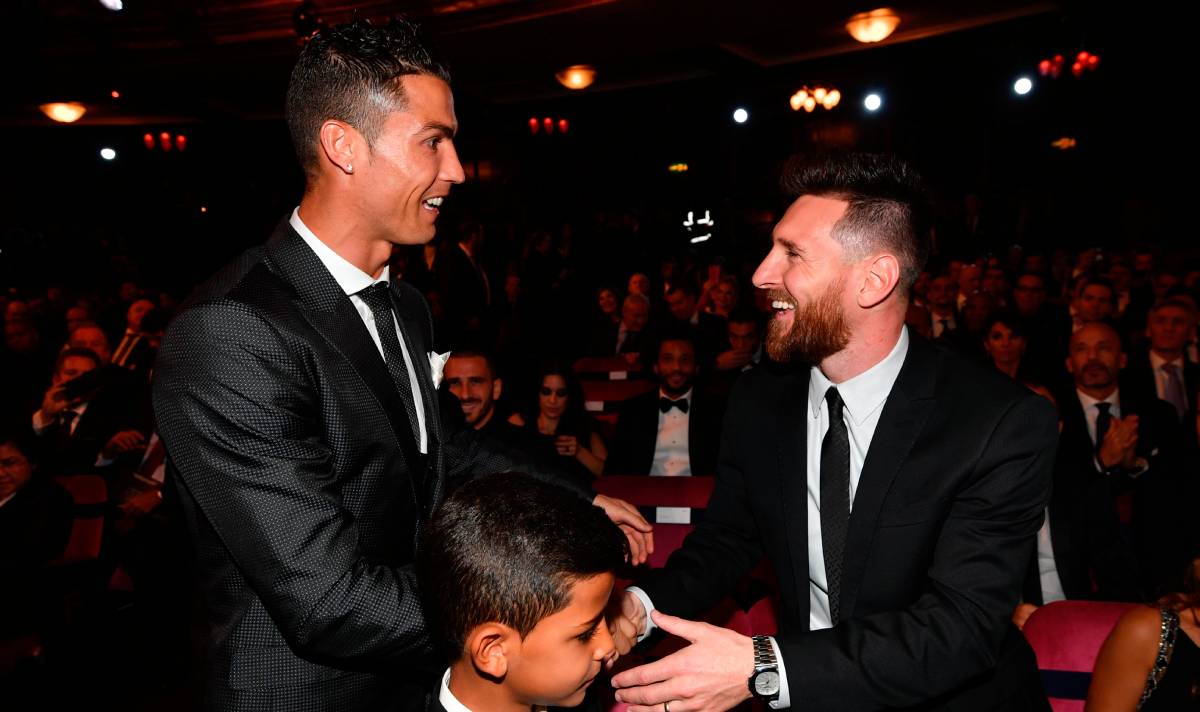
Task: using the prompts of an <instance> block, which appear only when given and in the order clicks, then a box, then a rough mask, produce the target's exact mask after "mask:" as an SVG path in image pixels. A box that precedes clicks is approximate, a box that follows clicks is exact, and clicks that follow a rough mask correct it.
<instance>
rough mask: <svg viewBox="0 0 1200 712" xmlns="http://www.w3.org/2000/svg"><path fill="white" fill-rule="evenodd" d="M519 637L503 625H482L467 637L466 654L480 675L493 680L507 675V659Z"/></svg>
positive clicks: (501, 678)
mask: <svg viewBox="0 0 1200 712" xmlns="http://www.w3.org/2000/svg"><path fill="white" fill-rule="evenodd" d="M520 639H521V637H520V636H519V635H517V632H516V631H515V630H513V629H512V628H509V627H508V626H506V625H504V624H503V623H494V622H493V623H483V624H481V625H477V626H475V628H474V629H473V630H472V631H471V633H470V635H468V636H467V649H466V654H467V656H468V657H469V658H470V660H471V664H472V665H473V666H474V667H475V669H476V670H478V671H479V672H480V673H482V674H484V675H486V676H487V677H489V678H492V679H494V680H503V679H504V676H505V675H507V674H508V662H509V660H508V658H509V656H510V655H512V654H513V653H514V652H516V647H514V646H517V645H519V641H520Z"/></svg>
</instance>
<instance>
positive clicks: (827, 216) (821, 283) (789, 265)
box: [754, 195, 854, 364]
mask: <svg viewBox="0 0 1200 712" xmlns="http://www.w3.org/2000/svg"><path fill="white" fill-rule="evenodd" d="M846 208H847V203H846V201H844V200H836V199H833V198H822V197H817V196H811V195H805V196H802V197H800V198H798V199H797V200H796V201H795V202H794V203H792V205H791V207H789V208H788V210H787V213H785V214H784V216H783V219H782V220H780V221H779V224H778V225H776V226H775V234H774V244H773V246H772V247H771V251H770V252H769V253H768V254H767V256H766V258H765V259H763V261H762V264H760V265H759V266H758V269H757V270H756V271H755V273H754V284H755V286H757V287H758V288H759V289H766V290H769V292H770V297H771V308H772V312H773V316H772V317H771V320H770V322H769V323H768V324H767V338H766V344H767V353H768V354H769V355H770V357H771V358H772V359H773V360H775V361H799V362H801V363H807V364H817V363H820V362H821V361H822V360H824V359H826V358H828V357H829V356H832V355H833V354H835V353H837V352H838V351H841V350H842V349H843V348H845V347H846V344H847V343H848V342H849V325H848V324H847V321H846V309H847V307H846V300H847V299H849V300H850V303H851V304H853V303H854V299H853V294H849V293H848V290H847V288H846V285H847V283H848V280H849V277H850V273H851V271H852V269H853V266H852V265H848V264H846V263H845V262H844V261H843V250H842V246H841V245H840V244H839V243H838V242H837V241H836V240H834V239H833V237H832V231H833V227H834V225H835V224H836V223H837V221H838V220H839V219H841V217H842V215H844V214H845V212H846Z"/></svg>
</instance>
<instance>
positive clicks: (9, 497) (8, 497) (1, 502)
mask: <svg viewBox="0 0 1200 712" xmlns="http://www.w3.org/2000/svg"><path fill="white" fill-rule="evenodd" d="M16 496H17V493H16V492H13V493H12V494H10V495H8V496H7V497H5V498H4V499H0V507H3V506H4V505H6V504H8V502H9V500H11V499H12V498H13V497H16Z"/></svg>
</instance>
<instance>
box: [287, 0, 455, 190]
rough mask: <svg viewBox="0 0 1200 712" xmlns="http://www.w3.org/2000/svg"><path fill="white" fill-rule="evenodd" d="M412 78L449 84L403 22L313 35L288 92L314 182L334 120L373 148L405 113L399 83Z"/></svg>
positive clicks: (295, 136) (292, 126) (290, 114)
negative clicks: (390, 120)
mask: <svg viewBox="0 0 1200 712" xmlns="http://www.w3.org/2000/svg"><path fill="white" fill-rule="evenodd" d="M412 74H425V75H429V76H433V77H437V78H438V79H441V80H442V81H444V82H446V83H449V82H450V73H449V72H448V71H447V70H446V68H445V67H444V66H443V65H441V64H440V63H438V62H436V61H435V60H434V59H433V58H432V56H430V53H429V51H428V50H427V49H426V48H425V46H424V45H423V44H422V43H421V40H420V37H419V36H418V32H417V28H416V26H415V25H413V24H412V23H410V22H407V21H405V20H403V19H399V18H395V19H393V20H391V21H390V22H388V23H387V24H385V25H372V24H371V23H370V22H369V21H367V20H355V21H354V22H349V23H346V24H342V25H335V26H333V27H330V28H328V29H325V30H321V31H320V32H318V33H317V34H316V35H314V36H313V37H312V39H310V40H309V41H308V43H307V44H306V45H305V46H304V49H303V50H301V52H300V57H299V58H298V59H297V60H296V66H295V67H294V68H293V69H292V76H291V80H290V81H289V82H288V89H287V110H286V113H287V123H288V130H289V131H290V132H291V134H292V146H293V148H294V149H295V151H296V158H297V160H299V161H300V167H301V168H303V169H304V172H305V173H306V174H307V175H309V176H310V177H311V176H312V175H313V174H314V172H315V170H316V167H317V165H318V162H319V160H320V151H319V149H318V148H317V134H318V133H319V131H320V129H321V124H322V123H324V122H325V121H327V120H329V119H337V120H339V121H345V122H346V123H348V124H350V125H351V126H353V127H354V128H356V129H358V131H359V132H360V133H362V135H363V137H364V138H366V140H367V144H368V145H369V146H374V142H375V139H376V138H377V137H378V136H379V133H380V131H382V130H383V122H384V120H385V119H386V118H387V115H388V114H389V113H390V112H392V111H397V110H403V109H404V107H405V105H406V103H405V102H406V97H405V94H404V86H403V84H402V83H401V82H400V81H399V80H400V78H401V77H404V76H407V75H412Z"/></svg>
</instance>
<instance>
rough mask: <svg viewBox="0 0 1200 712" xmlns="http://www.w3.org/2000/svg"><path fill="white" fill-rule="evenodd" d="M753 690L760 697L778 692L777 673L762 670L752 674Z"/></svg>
mask: <svg viewBox="0 0 1200 712" xmlns="http://www.w3.org/2000/svg"><path fill="white" fill-rule="evenodd" d="M754 692H755V693H756V694H758V695H761V696H762V697H769V696H771V695H776V694H779V673H778V672H777V671H775V670H763V671H762V672H760V673H758V674H757V675H755V676H754Z"/></svg>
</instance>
